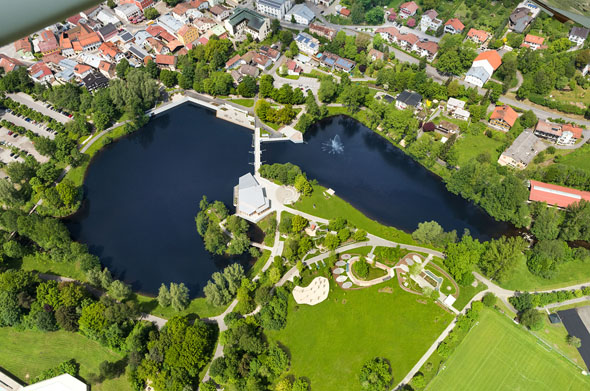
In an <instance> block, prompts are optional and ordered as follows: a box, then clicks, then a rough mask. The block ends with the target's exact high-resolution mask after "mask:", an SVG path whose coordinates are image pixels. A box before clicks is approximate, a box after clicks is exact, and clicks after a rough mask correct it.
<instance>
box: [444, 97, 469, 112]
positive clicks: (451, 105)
mask: <svg viewBox="0 0 590 391" xmlns="http://www.w3.org/2000/svg"><path fill="white" fill-rule="evenodd" d="M465 104H466V102H465V101H464V100H460V99H456V98H449V100H448V101H447V112H449V113H452V112H453V111H455V110H457V109H464V108H465Z"/></svg>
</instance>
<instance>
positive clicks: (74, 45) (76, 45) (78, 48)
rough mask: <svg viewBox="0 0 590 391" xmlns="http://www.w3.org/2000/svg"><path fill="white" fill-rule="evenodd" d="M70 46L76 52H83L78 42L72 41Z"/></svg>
mask: <svg viewBox="0 0 590 391" xmlns="http://www.w3.org/2000/svg"><path fill="white" fill-rule="evenodd" d="M72 46H73V47H74V50H75V51H77V52H81V51H82V50H84V49H83V48H82V45H81V44H80V41H74V42H72Z"/></svg>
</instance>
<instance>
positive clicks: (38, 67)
mask: <svg viewBox="0 0 590 391" xmlns="http://www.w3.org/2000/svg"><path fill="white" fill-rule="evenodd" d="M39 72H41V74H39ZM29 75H31V76H35V75H37V76H38V77H37V78H38V79H42V78H43V77H45V76H50V75H53V72H51V69H49V67H48V66H47V65H46V64H45V63H44V62H43V61H39V62H37V63H35V64H33V65H31V67H30V68H29Z"/></svg>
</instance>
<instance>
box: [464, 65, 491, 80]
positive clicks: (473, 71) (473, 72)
mask: <svg viewBox="0 0 590 391" xmlns="http://www.w3.org/2000/svg"><path fill="white" fill-rule="evenodd" d="M465 76H471V77H475V78H476V79H479V80H481V81H483V82H484V83H485V82H486V81H488V79H489V78H490V76H491V75H490V74H489V73H488V72H487V71H486V69H485V68H484V67H471V68H469V70H468V71H467V73H466V74H465Z"/></svg>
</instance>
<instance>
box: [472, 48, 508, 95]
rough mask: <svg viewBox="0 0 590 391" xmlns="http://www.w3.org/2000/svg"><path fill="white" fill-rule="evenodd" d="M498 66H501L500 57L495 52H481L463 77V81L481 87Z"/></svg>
mask: <svg viewBox="0 0 590 391" xmlns="http://www.w3.org/2000/svg"><path fill="white" fill-rule="evenodd" d="M500 65H502V57H500V54H498V52H497V51H495V50H488V51H485V52H482V53H480V54H479V55H478V56H477V57H475V60H473V64H472V65H471V68H470V69H469V71H467V74H466V75H465V81H466V82H467V83H469V84H473V85H475V86H478V87H483V85H484V84H485V83H486V82H487V81H488V80H489V79H490V77H492V74H493V73H494V71H495V70H496V69H498V67H499V66H500Z"/></svg>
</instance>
